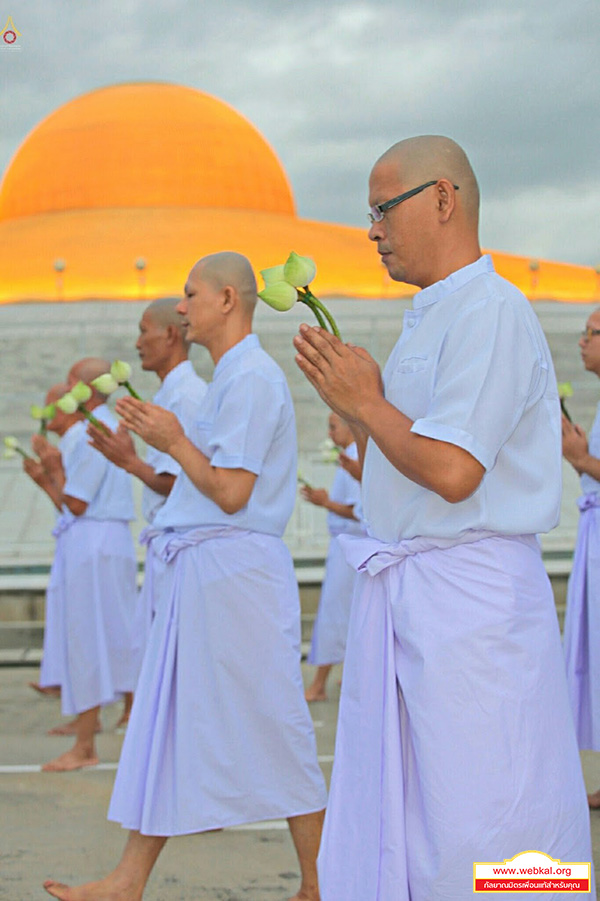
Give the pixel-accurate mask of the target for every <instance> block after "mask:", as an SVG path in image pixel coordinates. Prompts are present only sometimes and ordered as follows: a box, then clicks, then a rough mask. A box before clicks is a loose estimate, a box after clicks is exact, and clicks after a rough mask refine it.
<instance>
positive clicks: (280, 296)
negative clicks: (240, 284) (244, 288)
mask: <svg viewBox="0 0 600 901" xmlns="http://www.w3.org/2000/svg"><path fill="white" fill-rule="evenodd" d="M258 296H259V297H260V299H261V300H264V302H265V303H268V304H269V306H270V307H273V309H274V310H279V311H280V312H284V311H285V310H291V309H292V307H293V306H294V304H295V303H296V301H297V300H298V292H297V291H296V289H295V288H294V287H293V286H292V285H290V284H289V282H273V283H272V284H270V285H267V286H266V287H265V288H263V290H262V291H259V292H258Z"/></svg>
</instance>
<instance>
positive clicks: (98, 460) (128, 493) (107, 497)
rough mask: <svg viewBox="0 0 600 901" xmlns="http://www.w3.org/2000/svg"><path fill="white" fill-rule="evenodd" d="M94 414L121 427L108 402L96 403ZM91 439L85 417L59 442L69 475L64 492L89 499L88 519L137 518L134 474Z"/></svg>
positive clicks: (114, 425) (66, 473) (112, 426)
mask: <svg viewBox="0 0 600 901" xmlns="http://www.w3.org/2000/svg"><path fill="white" fill-rule="evenodd" d="M93 415H94V416H95V417H96V419H99V420H100V422H103V423H105V424H106V425H107V426H108V427H109V428H110V429H112V430H113V431H114V430H115V429H116V428H117V425H118V422H117V419H116V417H115V416H114V415H113V413H111V411H110V410H109V409H108V407H107V406H106V404H101V405H100V406H99V407H96V409H95V410H94V411H93ZM89 440H90V439H89V437H88V435H87V422H85V421H81V422H76V423H75V424H74V425H72V426H71V428H70V429H68V430H67V431H66V432H65V434H64V435H62V436H61V438H60V441H59V442H58V446H59V449H60V452H61V456H62V461H63V468H64V470H65V477H66V482H65V485H64V488H63V493H64V494H68V495H69V496H70V497H75V498H78V500H81V501H85V502H86V503H87V505H88V506H87V509H86V511H85V513H84V514H83V517H85V518H86V519H100V520H108V519H119V520H125V521H127V522H129V521H131V520H132V519H135V506H134V502H133V487H132V480H131V476H130V475H129V473H127V472H125V470H123V469H120V468H119V467H118V466H115V465H114V463H111V462H110V461H109V460H107V459H106V457H104V456H103V455H102V454H101V453H100V452H99V451H97V450H95V449H94V448H93V447H90V445H89ZM65 512H68V511H66V510H65ZM78 518H81V517H78Z"/></svg>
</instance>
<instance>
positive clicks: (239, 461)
mask: <svg viewBox="0 0 600 901" xmlns="http://www.w3.org/2000/svg"><path fill="white" fill-rule="evenodd" d="M210 465H211V466H219V467H220V468H221V469H245V470H247V471H248V472H252V473H254V475H255V476H257V475H259V474H260V471H261V469H262V463H261V462H260V460H254V459H253V458H252V457H241V456H228V455H227V454H225V453H223V451H221V450H217V451H215V453H214V454H213V455H212V457H211V458H210Z"/></svg>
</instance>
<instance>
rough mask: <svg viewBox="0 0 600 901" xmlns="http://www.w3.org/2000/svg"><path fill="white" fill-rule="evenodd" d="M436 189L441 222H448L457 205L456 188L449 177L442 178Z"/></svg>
mask: <svg viewBox="0 0 600 901" xmlns="http://www.w3.org/2000/svg"><path fill="white" fill-rule="evenodd" d="M435 190H436V202H437V208H438V214H439V219H440V222H447V221H448V220H449V219H450V217H451V216H452V213H453V212H454V208H455V206H456V189H455V187H454V185H453V184H452V182H451V181H448V179H447V178H440V180H439V181H438V183H437V185H436V187H435Z"/></svg>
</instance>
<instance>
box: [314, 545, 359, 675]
mask: <svg viewBox="0 0 600 901" xmlns="http://www.w3.org/2000/svg"><path fill="white" fill-rule="evenodd" d="M355 582H356V572H355V571H354V569H353V568H352V567H351V566H350V565H349V564H348V563H347V562H346V558H345V556H344V552H343V550H342V548H341V545H340V543H339V541H338V536H333V537H332V538H331V541H330V542H329V550H328V552H327V560H326V563H325V576H324V579H323V586H322V588H321V597H320V599H319V607H318V610H317V616H316V619H315V624H314V627H313V634H312V641H311V645H310V653H309V655H308V663H311V664H313V665H314V666H327V664H330V663H341V662H342V660H343V659H344V654H345V652H346V639H347V637H348V622H349V620H350V607H351V606H352V595H353V594H354V583H355Z"/></svg>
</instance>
